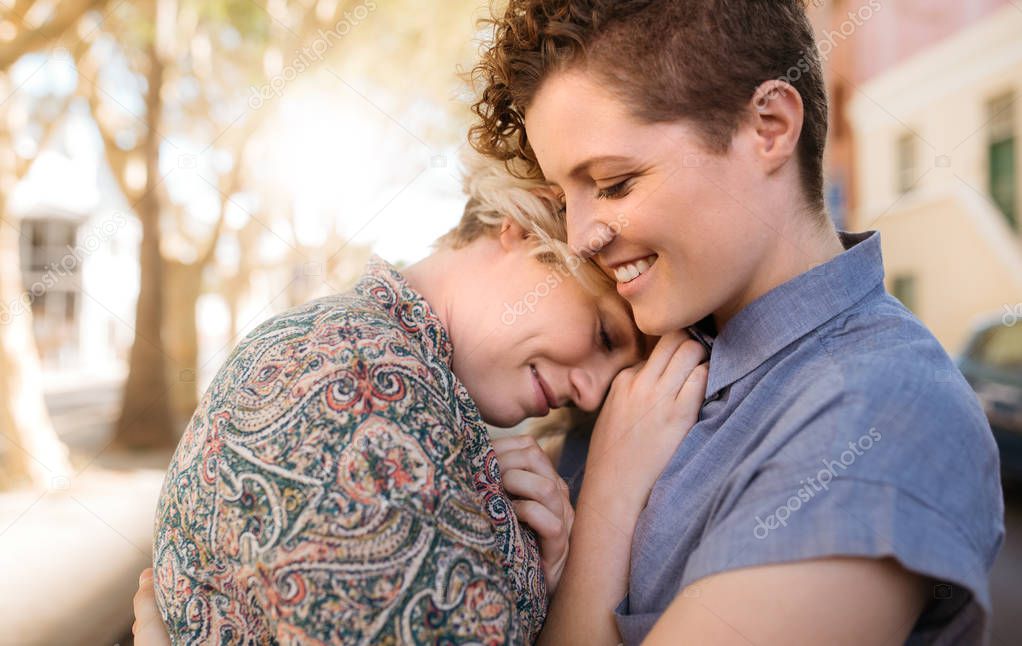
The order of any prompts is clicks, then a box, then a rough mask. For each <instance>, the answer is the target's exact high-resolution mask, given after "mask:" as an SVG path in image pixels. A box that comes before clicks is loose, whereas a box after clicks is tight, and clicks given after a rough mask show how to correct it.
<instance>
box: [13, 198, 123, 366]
mask: <svg viewBox="0 0 1022 646" xmlns="http://www.w3.org/2000/svg"><path fill="white" fill-rule="evenodd" d="M19 227H20V229H21V236H20V239H21V250H20V251H21V271H22V279H23V281H24V285H25V290H26V295H25V297H24V298H23V299H22V301H21V302H19V303H15V304H9V308H14V309H15V310H16V309H17V308H23V307H26V306H28V307H30V308H31V310H32V322H33V326H34V328H35V337H36V343H37V345H38V348H39V354H40V359H41V362H42V367H43V370H44V371H45V372H46V373H47V375H48V377H50V378H54V379H57V380H59V379H60V377H61V376H66V377H69V378H75V377H80V376H81V375H82V374H89V375H92V376H94V377H96V376H100V375H102V376H109V375H117V374H118V373H120V372H122V371H123V369H124V361H125V359H126V357H127V352H128V349H129V348H130V346H131V343H132V340H133V338H134V331H133V328H132V325H131V322H132V321H133V320H134V316H135V312H134V307H135V299H136V296H137V293H138V279H137V274H138V270H137V266H138V240H139V236H140V232H139V227H138V223H137V221H136V220H135V218H134V217H133V216H131V215H130V214H127V213H123V212H119V211H95V212H89V213H77V212H72V211H66V210H62V209H59V208H52V207H42V206H40V207H37V208H35V209H33V210H31V211H28V212H27V213H25V214H23V215H22V216H21V220H20V225H19ZM12 313H16V312H12Z"/></svg>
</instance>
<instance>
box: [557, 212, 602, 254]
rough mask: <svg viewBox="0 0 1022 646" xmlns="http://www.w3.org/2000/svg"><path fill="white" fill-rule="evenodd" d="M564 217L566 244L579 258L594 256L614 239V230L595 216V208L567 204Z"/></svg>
mask: <svg viewBox="0 0 1022 646" xmlns="http://www.w3.org/2000/svg"><path fill="white" fill-rule="evenodd" d="M566 217H567V224H568V245H569V246H570V247H571V250H572V251H573V252H574V253H575V254H576V255H577V256H579V257H580V258H591V257H593V256H595V255H596V254H598V253H600V250H602V249H603V248H604V247H605V246H607V245H608V244H609V243H610V241H611V240H613V239H614V232H613V231H612V230H611V228H610V227H609V226H607V224H606V223H605V222H602V221H601V220H600V219H599V218H598V217H597V216H596V211H595V209H591V208H587V207H585V206H583V205H578V206H572V205H569V206H568V208H567V216H566Z"/></svg>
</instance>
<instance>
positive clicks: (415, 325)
mask: <svg viewBox="0 0 1022 646" xmlns="http://www.w3.org/2000/svg"><path fill="white" fill-rule="evenodd" d="M355 291H356V293H358V294H360V295H362V296H363V297H365V298H368V299H371V300H373V301H376V302H377V303H379V304H380V306H382V307H383V308H384V309H385V310H387V313H388V314H389V315H390V316H391V317H392V318H393V319H394V321H395V322H396V323H397V324H398V325H399V326H400V327H401V329H403V330H404V331H406V332H408V333H410V334H412V335H414V336H416V337H417V338H418V339H420V340H421V341H422V343H423V345H424V346H425V348H426V350H427V351H428V352H430V353H431V354H433V355H434V356H435V357H436V359H437V360H438V361H440V362H442V363H443V364H444V365H446V366H447V367H448V368H450V367H451V363H452V359H453V356H454V348H453V346H452V345H451V338H450V336H449V335H448V333H447V328H445V327H444V324H443V322H442V321H441V320H440V317H439V316H437V314H436V312H435V311H434V310H433V308H432V306H430V304H429V303H428V302H426V299H425V298H424V297H423V296H422V294H420V293H419V292H417V291H415V290H414V289H412V287H411V286H410V285H409V284H408V281H407V280H406V279H405V277H404V276H403V275H401V272H399V271H398V270H397V268H396V267H394V266H393V265H391V264H390V263H389V262H387V261H386V260H384V259H383V258H380V257H379V256H377V255H375V254H374V255H372V256H371V257H370V258H369V262H367V263H366V267H365V273H364V274H363V276H362V278H360V279H359V281H358V283H357V284H356V285H355Z"/></svg>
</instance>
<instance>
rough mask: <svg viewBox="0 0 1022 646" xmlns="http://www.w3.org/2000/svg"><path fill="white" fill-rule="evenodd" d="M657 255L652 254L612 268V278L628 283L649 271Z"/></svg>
mask: <svg viewBox="0 0 1022 646" xmlns="http://www.w3.org/2000/svg"><path fill="white" fill-rule="evenodd" d="M657 258H658V256H657V255H656V254H653V255H652V256H647V257H645V258H643V259H642V260H636V261H635V262H629V263H625V264H623V265H620V266H618V267H615V268H614V280H616V281H617V282H619V283H630V282H632V281H633V280H635V279H636V278H638V277H639V276H641V275H643V274H644V273H646V272H647V271H649V269H650V267H652V266H653V265H655V264H656V261H657Z"/></svg>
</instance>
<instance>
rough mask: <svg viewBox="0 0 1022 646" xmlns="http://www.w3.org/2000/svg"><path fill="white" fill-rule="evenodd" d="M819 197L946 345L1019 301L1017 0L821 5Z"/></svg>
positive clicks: (1021, 69)
mask: <svg viewBox="0 0 1022 646" xmlns="http://www.w3.org/2000/svg"><path fill="white" fill-rule="evenodd" d="M813 17H814V22H815V25H816V28H817V31H818V35H819V39H820V40H819V43H820V48H821V53H822V54H824V59H825V67H826V74H827V77H828V87H829V88H830V92H831V102H832V115H831V117H832V118H831V122H832V129H831V142H830V144H829V148H830V150H829V153H828V160H827V168H828V170H827V173H828V185H829V187H830V188H829V189H828V198H829V199H828V202H829V203H830V204H829V206H830V207H831V210H832V213H833V214H834V216H835V219H836V220H838V222H839V224H841V225H842V226H844V228H847V229H851V230H865V229H877V230H879V231H880V232H881V234H882V236H883V247H884V256H885V261H886V267H887V286H888V289H889V291H891V292H892V293H893V294H894V295H895V296H897V297H898V298H900V299H901V300H902V301H903V302H904V303H905V304H906V305H907V306H908V307H909V308H910V309H912V310H913V311H914V312H915V313H916V314H917V315H918V316H919V317H920V318H921V319H922V320H923V321H924V322H925V323H926V324H927V326H928V327H929V328H930V329H931V330H933V332H934V333H935V334H936V336H937V338H938V339H940V341H941V342H942V343H943V344H944V346H945V347H946V348H947V349H948V350H949V351H950V352H957V351H958V350H960V349H961V347H962V344H963V343H964V341H965V340H966V337H967V335H968V332H969V330H970V329H971V327H972V326H973V324H974V323H975V321H976V320H977V318H979V317H982V316H984V315H987V316H988V315H990V314H995V315H998V314H1001V313H1003V312H1004V311H1006V310H1007V311H1015V310H1016V308H1018V307H1020V306H1019V305H1018V304H1019V303H1022V235H1020V229H1019V219H1020V207H1022V204H1020V198H1019V189H1018V187H1019V184H1020V181H1022V163H1020V159H1019V145H1018V143H1017V140H1018V135H1019V128H1020V124H1022V106H1020V104H1019V101H1018V100H1017V99H1018V96H1019V95H1020V94H1022V38H1020V37H1019V35H1020V34H1022V2H1020V1H1019V0H969V1H968V2H940V3H934V2H929V1H922V0H903V1H901V2H890V1H884V0H848V1H840V0H839V1H834V2H826V3H820V5H819V6H818V7H817V9H816V10H815V11H814V16H813Z"/></svg>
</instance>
